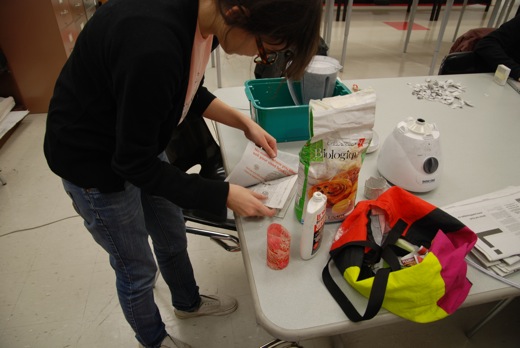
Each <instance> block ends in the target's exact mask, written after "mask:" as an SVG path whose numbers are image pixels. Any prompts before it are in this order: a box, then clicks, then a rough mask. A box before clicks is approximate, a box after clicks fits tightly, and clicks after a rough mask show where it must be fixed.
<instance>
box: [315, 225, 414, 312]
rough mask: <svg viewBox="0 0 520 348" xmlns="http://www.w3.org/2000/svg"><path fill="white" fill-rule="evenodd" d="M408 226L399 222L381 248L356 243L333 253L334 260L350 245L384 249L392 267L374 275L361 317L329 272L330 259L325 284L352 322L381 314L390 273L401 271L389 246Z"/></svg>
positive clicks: (385, 256)
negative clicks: (335, 256)
mask: <svg viewBox="0 0 520 348" xmlns="http://www.w3.org/2000/svg"><path fill="white" fill-rule="evenodd" d="M407 226H408V225H407V223H406V222H405V221H403V220H398V221H397V222H396V224H395V225H394V227H393V228H392V230H390V231H389V232H388V235H387V236H386V239H385V241H384V242H383V245H382V246H381V247H379V246H378V245H377V244H375V243H373V242H370V241H355V242H350V243H347V244H345V245H344V246H342V247H340V248H338V249H337V250H334V252H331V255H332V258H334V255H337V253H340V252H343V251H344V250H345V247H346V246H348V245H359V246H366V247H370V248H372V249H375V250H378V249H379V250H381V249H382V252H381V254H382V255H381V256H382V258H383V259H384V260H385V261H386V262H387V263H388V264H389V266H390V268H381V269H379V270H378V271H377V272H376V274H375V275H374V282H373V285H372V289H371V290H370V295H369V298H368V304H367V308H366V310H365V313H364V314H363V315H361V314H360V313H359V312H358V311H357V309H356V308H355V307H354V305H352V302H350V300H349V299H348V298H347V296H346V295H345V293H344V292H343V291H342V290H341V288H340V287H339V286H338V285H337V284H336V282H334V280H333V279H332V276H331V274H330V271H329V264H330V261H331V259H329V261H328V262H327V264H326V265H325V267H324V268H323V271H322V273H321V276H322V279H323V283H324V284H325V286H326V287H327V289H328V290H329V292H330V294H331V295H332V297H333V298H334V300H336V302H337V303H338V305H339V306H340V308H341V309H342V310H343V313H345V315H346V316H347V317H348V318H349V319H350V320H351V321H353V322H359V321H362V320H368V319H372V318H373V317H375V316H376V315H377V313H379V310H380V309H381V307H382V305H383V301H384V299H385V293H386V286H387V284H388V277H389V275H390V272H391V271H396V270H399V269H400V264H399V261H398V259H397V256H396V255H395V253H394V252H393V251H392V250H391V249H390V248H388V245H392V244H395V242H396V241H397V239H399V237H401V235H402V234H403V232H404V230H405V229H406V227H407Z"/></svg>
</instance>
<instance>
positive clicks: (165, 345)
mask: <svg viewBox="0 0 520 348" xmlns="http://www.w3.org/2000/svg"><path fill="white" fill-rule="evenodd" d="M139 348H143V346H142V345H139ZM160 348H191V346H190V345H189V344H188V343H184V342H182V341H181V340H178V339H176V338H173V337H172V336H170V335H166V337H165V338H164V339H163V341H162V342H161V346H160Z"/></svg>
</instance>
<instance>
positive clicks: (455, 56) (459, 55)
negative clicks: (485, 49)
mask: <svg viewBox="0 0 520 348" xmlns="http://www.w3.org/2000/svg"><path fill="white" fill-rule="evenodd" d="M483 72H492V71H491V70H490V69H489V68H488V67H487V66H486V65H485V64H484V62H482V60H481V59H480V57H479V56H477V55H476V54H475V53H474V52H472V51H470V52H453V53H450V54H448V55H447V56H445V57H444V59H443V60H442V62H441V66H440V67H439V73H438V74H439V75H453V74H475V73H483Z"/></svg>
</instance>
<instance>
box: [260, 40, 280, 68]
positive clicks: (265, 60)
mask: <svg viewBox="0 0 520 348" xmlns="http://www.w3.org/2000/svg"><path fill="white" fill-rule="evenodd" d="M256 47H257V48H258V55H257V56H256V57H255V58H254V62H255V63H256V64H263V65H271V64H273V63H274V62H275V61H276V58H277V57H278V53H277V52H269V53H267V52H266V51H265V47H264V44H263V43H262V40H261V39H260V37H259V36H257V37H256Z"/></svg>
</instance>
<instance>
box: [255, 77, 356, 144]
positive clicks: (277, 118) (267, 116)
mask: <svg viewBox="0 0 520 348" xmlns="http://www.w3.org/2000/svg"><path fill="white" fill-rule="evenodd" d="M294 87H295V90H296V93H298V94H299V93H300V85H299V82H295V86H294ZM245 90H246V96H247V98H248V99H249V108H250V112H251V117H252V118H253V120H254V121H255V122H256V123H258V124H259V125H260V126H261V127H262V128H263V129H265V130H266V131H268V132H269V134H271V135H272V136H273V137H275V138H276V141H278V142H286V141H298V140H308V139H309V138H310V132H309V105H295V104H294V102H293V100H292V97H291V94H290V93H289V88H288V87H287V82H286V80H285V78H268V79H257V80H248V81H246V82H245ZM350 93H351V92H350V90H349V89H348V88H347V87H346V86H345V85H344V84H343V83H341V82H339V81H336V87H335V89H334V96H337V95H346V94H350ZM299 97H300V98H301V95H299Z"/></svg>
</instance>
